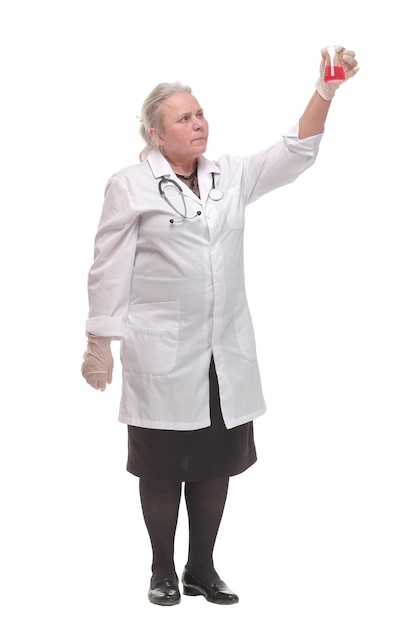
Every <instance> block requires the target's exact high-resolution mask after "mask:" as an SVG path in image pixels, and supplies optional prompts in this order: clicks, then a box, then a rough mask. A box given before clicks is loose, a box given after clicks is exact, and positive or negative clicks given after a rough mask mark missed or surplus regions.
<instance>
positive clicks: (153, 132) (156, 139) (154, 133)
mask: <svg viewBox="0 0 417 626" xmlns="http://www.w3.org/2000/svg"><path fill="white" fill-rule="evenodd" d="M149 134H150V136H151V139H152V141H153V143H154V144H155V146H163V145H164V140H163V138H162V137H161V134H160V133H159V131H158V130H157V129H156V128H150V129H149Z"/></svg>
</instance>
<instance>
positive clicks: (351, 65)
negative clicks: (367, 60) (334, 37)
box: [316, 46, 359, 100]
mask: <svg viewBox="0 0 417 626" xmlns="http://www.w3.org/2000/svg"><path fill="white" fill-rule="evenodd" d="M335 50H336V52H337V53H338V55H339V57H340V60H341V62H342V67H343V69H344V71H345V75H346V80H348V79H349V78H352V76H355V74H357V73H358V72H359V67H358V62H357V60H356V59H355V53H354V52H353V50H346V49H345V48H343V47H342V46H335ZM325 59H326V48H322V50H321V63H320V76H319V79H318V80H317V82H316V91H317V92H318V93H319V94H320V96H321V97H322V98H324V99H325V100H331V99H332V98H333V97H334V95H335V93H336V90H337V89H339V87H340V85H331V84H329V83H325V82H324V65H325ZM346 80H345V81H344V82H343V83H340V84H341V85H343V84H344V83H345V82H346Z"/></svg>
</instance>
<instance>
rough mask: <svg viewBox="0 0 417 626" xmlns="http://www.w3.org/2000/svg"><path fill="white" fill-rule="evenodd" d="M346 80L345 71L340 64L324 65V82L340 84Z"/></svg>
mask: <svg viewBox="0 0 417 626" xmlns="http://www.w3.org/2000/svg"><path fill="white" fill-rule="evenodd" d="M345 80H346V76H345V71H344V69H343V67H342V66H341V65H326V67H325V68H324V82H325V83H331V84H333V85H340V83H343V81H345Z"/></svg>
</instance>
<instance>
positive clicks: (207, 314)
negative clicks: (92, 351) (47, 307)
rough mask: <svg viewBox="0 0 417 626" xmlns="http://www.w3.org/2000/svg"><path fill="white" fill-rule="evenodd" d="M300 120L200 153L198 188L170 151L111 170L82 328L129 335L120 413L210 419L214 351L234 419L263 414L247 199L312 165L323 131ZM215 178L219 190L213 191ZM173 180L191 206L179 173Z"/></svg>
mask: <svg viewBox="0 0 417 626" xmlns="http://www.w3.org/2000/svg"><path fill="white" fill-rule="evenodd" d="M297 133H298V128H297V127H295V128H293V129H292V130H291V131H290V132H289V133H287V134H286V135H284V136H283V137H281V138H280V139H279V140H278V141H277V142H276V143H275V144H274V145H272V146H271V147H269V148H268V149H267V150H264V151H261V152H259V153H258V154H255V155H252V156H248V157H238V158H236V157H232V156H223V157H221V158H220V159H218V160H217V161H210V160H208V159H207V158H206V157H204V156H201V157H199V160H198V183H199V189H200V196H201V198H198V197H197V196H196V195H195V194H194V193H193V192H192V191H191V190H190V189H189V188H188V187H187V186H186V185H185V184H183V183H182V182H181V180H180V179H178V178H177V177H176V176H175V174H174V172H173V170H172V169H171V167H170V165H169V163H168V162H167V161H166V159H165V158H164V157H163V156H162V154H161V153H160V152H159V151H157V150H153V151H151V153H150V154H149V156H148V159H147V160H146V161H145V162H143V163H138V164H136V165H133V166H131V167H127V168H125V169H122V170H121V171H119V172H117V173H116V174H114V175H113V176H112V177H111V178H110V180H109V182H108V184H107V187H106V192H105V200H104V206H103V211H102V215H101V219H100V224H99V228H98V231H97V235H96V239H95V260H94V263H93V265H92V267H91V270H90V272H89V278H88V289H89V304H90V308H89V318H88V320H87V325H86V330H87V332H91V333H93V334H95V335H101V336H112V337H113V338H115V339H121V346H120V356H121V361H122V395H121V401H120V412H119V420H120V421H121V422H125V423H127V424H132V425H134V426H143V427H146V428H156V429H170V430H194V429H199V428H204V427H207V426H209V424H210V413H209V381H208V371H209V364H210V359H211V355H212V354H213V356H214V361H215V364H216V370H217V376H218V381H219V390H220V399H221V408H222V413H223V418H224V421H225V424H226V427H227V428H232V427H234V426H237V425H239V424H243V423H245V422H248V421H250V420H253V419H254V418H256V417H258V416H260V415H262V414H263V413H264V412H265V410H266V408H265V402H264V398H263V393H262V387H261V380H260V375H259V368H258V361H257V356H256V346H255V338H254V330H253V327H252V321H251V315H250V311H249V307H248V303H247V300H246V294H245V279H244V264H243V231H244V224H245V207H246V206H247V205H248V204H250V203H251V202H254V201H255V200H256V199H257V198H259V197H260V196H262V195H263V194H266V193H267V192H269V191H271V190H273V189H275V188H277V187H280V186H282V185H285V184H288V183H290V182H292V181H293V180H294V179H295V178H297V176H298V175H299V174H301V173H302V172H303V171H304V170H306V169H307V168H308V167H310V166H311V165H312V164H313V163H314V160H315V158H316V156H317V152H318V147H319V143H320V141H321V137H322V135H316V136H314V137H310V138H308V139H305V140H299V139H298V137H297ZM212 172H213V173H214V178H215V186H216V188H217V189H219V190H221V191H222V192H223V194H224V195H223V198H222V199H221V200H219V201H214V200H211V199H210V198H209V192H210V189H211V188H212ZM162 176H165V177H167V178H169V177H171V178H174V179H175V180H176V181H177V182H178V184H179V185H180V186H181V187H182V190H183V194H184V199H185V202H186V205H187V210H188V215H189V216H194V215H195V213H196V212H197V210H199V211H201V215H200V216H198V217H195V218H193V219H187V220H185V221H183V222H175V223H174V224H171V223H170V219H171V218H174V219H176V220H178V219H180V218H179V216H178V215H177V214H176V213H175V212H174V211H173V209H172V208H171V207H170V206H169V205H168V204H167V202H166V201H165V200H164V199H163V198H162V197H161V195H160V194H159V192H158V182H159V180H160V178H161V177H162ZM165 191H166V193H167V195H169V198H170V199H171V201H172V203H173V204H174V206H176V207H178V209H179V210H180V211H181V212H184V209H183V205H182V200H181V196H180V195H179V194H178V193H177V192H176V191H175V189H174V187H173V186H172V185H167V186H166V187H165Z"/></svg>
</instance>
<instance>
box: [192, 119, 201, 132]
mask: <svg viewBox="0 0 417 626" xmlns="http://www.w3.org/2000/svg"><path fill="white" fill-rule="evenodd" d="M202 125H203V123H202V120H201V119H200V118H199V117H195V118H194V122H193V129H194V130H199V128H201V127H202Z"/></svg>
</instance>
